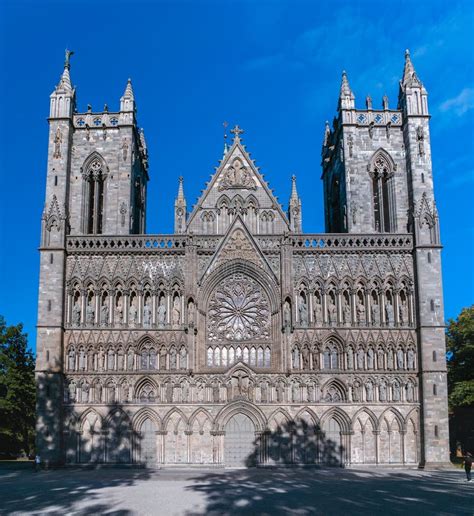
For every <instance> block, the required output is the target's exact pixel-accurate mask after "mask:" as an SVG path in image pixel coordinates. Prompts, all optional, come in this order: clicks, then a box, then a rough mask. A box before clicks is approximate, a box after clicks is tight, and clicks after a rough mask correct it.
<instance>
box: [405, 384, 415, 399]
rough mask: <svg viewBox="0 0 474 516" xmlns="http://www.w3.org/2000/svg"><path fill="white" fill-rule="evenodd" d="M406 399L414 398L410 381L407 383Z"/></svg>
mask: <svg viewBox="0 0 474 516" xmlns="http://www.w3.org/2000/svg"><path fill="white" fill-rule="evenodd" d="M406 390H407V401H413V399H414V393H413V384H412V383H411V382H408V383H407V387H406Z"/></svg>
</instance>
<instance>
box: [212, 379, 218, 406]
mask: <svg viewBox="0 0 474 516" xmlns="http://www.w3.org/2000/svg"><path fill="white" fill-rule="evenodd" d="M212 399H213V401H214V403H219V401H220V393H219V384H218V383H217V382H213V383H212Z"/></svg>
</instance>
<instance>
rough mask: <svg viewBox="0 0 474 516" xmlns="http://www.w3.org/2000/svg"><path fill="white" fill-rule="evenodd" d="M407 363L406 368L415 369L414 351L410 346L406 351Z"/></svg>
mask: <svg viewBox="0 0 474 516" xmlns="http://www.w3.org/2000/svg"><path fill="white" fill-rule="evenodd" d="M407 365H408V369H415V352H414V351H413V349H412V348H410V349H409V350H408V353H407Z"/></svg>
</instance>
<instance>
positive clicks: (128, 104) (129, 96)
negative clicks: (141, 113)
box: [120, 78, 135, 111]
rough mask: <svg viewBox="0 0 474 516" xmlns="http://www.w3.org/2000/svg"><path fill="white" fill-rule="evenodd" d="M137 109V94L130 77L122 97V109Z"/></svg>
mask: <svg viewBox="0 0 474 516" xmlns="http://www.w3.org/2000/svg"><path fill="white" fill-rule="evenodd" d="M134 110H135V95H134V94H133V88H132V79H130V78H129V79H128V81H127V86H125V91H124V92H123V95H122V97H121V98H120V111H134Z"/></svg>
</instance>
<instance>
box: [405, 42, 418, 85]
mask: <svg viewBox="0 0 474 516" xmlns="http://www.w3.org/2000/svg"><path fill="white" fill-rule="evenodd" d="M414 76H415V67H414V66H413V63H412V62H411V58H410V51H409V50H408V49H406V50H405V68H404V69H403V78H402V84H406V83H407V82H409V81H410V80H411V79H412V78H413V77H414Z"/></svg>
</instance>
